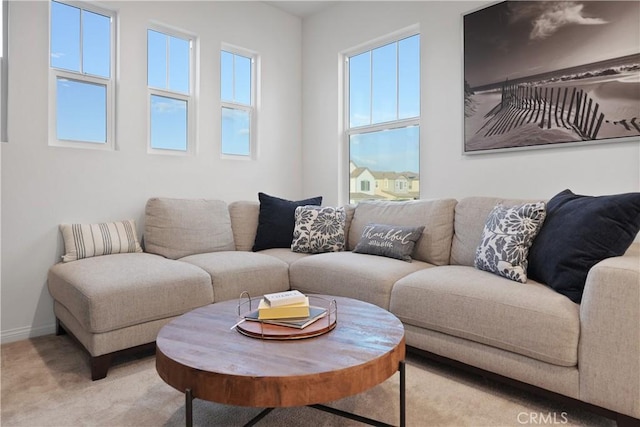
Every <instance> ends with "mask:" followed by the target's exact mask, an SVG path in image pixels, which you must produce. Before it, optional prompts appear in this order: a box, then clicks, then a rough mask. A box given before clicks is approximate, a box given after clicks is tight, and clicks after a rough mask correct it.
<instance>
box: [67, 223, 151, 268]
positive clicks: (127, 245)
mask: <svg viewBox="0 0 640 427" xmlns="http://www.w3.org/2000/svg"><path fill="white" fill-rule="evenodd" d="M60 232H61V233H62V239H63V240H64V251H65V254H64V255H63V256H62V261H64V262H69V261H75V260H78V259H83V258H89V257H92V256H100V255H111V254H120V253H130V252H142V248H141V247H140V243H139V242H138V234H137V232H136V225H135V223H134V221H133V220H132V219H129V220H125V221H116V222H105V223H100V224H60Z"/></svg>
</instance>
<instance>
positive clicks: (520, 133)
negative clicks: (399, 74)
mask: <svg viewBox="0 0 640 427" xmlns="http://www.w3.org/2000/svg"><path fill="white" fill-rule="evenodd" d="M532 84H535V85H536V87H538V88H541V89H544V88H549V90H550V88H564V87H567V88H570V89H571V90H573V88H574V87H575V88H576V90H583V91H584V93H585V94H586V95H587V96H588V97H589V98H590V99H591V100H592V103H593V106H594V107H595V105H596V104H597V105H598V114H599V113H603V114H604V120H603V121H602V123H601V126H600V128H599V131H598V134H597V137H596V139H598V140H599V139H608V138H618V137H625V136H636V135H640V73H638V72H637V71H629V72H624V73H619V74H615V75H599V76H594V77H587V78H580V79H576V80H562V79H555V81H548V82H536V83H532ZM556 90H557V89H556ZM501 97H502V95H501V91H500V90H499V89H496V90H493V91H486V92H479V93H476V94H474V95H472V96H471V99H470V100H469V103H468V105H467V106H466V108H465V115H466V118H465V138H466V140H465V147H466V151H474V150H484V149H494V148H506V147H524V146H533V145H543V144H552V143H563V142H575V141H580V140H581V138H580V136H579V135H578V134H577V133H575V132H574V131H573V130H572V129H567V128H566V127H563V126H557V125H551V126H550V127H549V128H547V126H545V128H544V129H542V128H540V126H539V125H538V124H536V123H531V122H524V123H521V125H519V126H517V127H514V128H512V129H509V131H508V132H502V133H499V134H489V135H488V134H487V129H488V128H487V125H488V124H489V122H490V121H491V120H492V119H493V118H494V117H495V116H496V115H498V114H500V103H501Z"/></svg>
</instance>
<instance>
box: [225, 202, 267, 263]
mask: <svg viewBox="0 0 640 427" xmlns="http://www.w3.org/2000/svg"><path fill="white" fill-rule="evenodd" d="M259 215H260V203H258V202H253V201H244V200H240V201H236V202H231V203H229V216H230V218H231V229H232V230H233V241H234V242H235V244H236V250H237V251H250V250H251V248H253V243H254V242H255V240H256V230H257V229H258V216H259Z"/></svg>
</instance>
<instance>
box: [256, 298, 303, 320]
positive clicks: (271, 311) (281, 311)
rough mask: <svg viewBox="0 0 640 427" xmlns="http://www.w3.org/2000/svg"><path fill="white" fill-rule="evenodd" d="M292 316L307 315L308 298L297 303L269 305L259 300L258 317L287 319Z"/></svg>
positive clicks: (261, 318)
mask: <svg viewBox="0 0 640 427" xmlns="http://www.w3.org/2000/svg"><path fill="white" fill-rule="evenodd" d="M292 317H309V298H308V297H305V298H304V302H300V303H297V304H288V305H281V306H278V307H271V306H270V305H269V303H268V302H266V301H265V300H264V298H263V299H262V300H260V304H259V305H258V319H260V320H263V319H288V318H292Z"/></svg>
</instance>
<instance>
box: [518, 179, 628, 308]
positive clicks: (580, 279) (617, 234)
mask: <svg viewBox="0 0 640 427" xmlns="http://www.w3.org/2000/svg"><path fill="white" fill-rule="evenodd" d="M547 209H548V212H547V219H546V221H545V224H544V225H543V226H542V229H541V230H540V234H538V237H536V239H535V241H534V242H533V245H532V246H531V251H530V253H529V274H530V275H531V277H532V278H534V279H536V280H538V281H540V282H543V283H546V284H547V285H549V286H551V287H552V288H553V289H555V290H556V291H558V292H560V293H561V294H563V295H566V296H567V297H568V298H570V299H571V300H572V301H573V302H577V303H579V302H580V301H581V299H582V292H583V290H584V284H585V281H586V280H587V274H588V273H589V270H590V269H591V267H593V266H594V265H595V264H597V263H598V262H600V261H602V260H603V259H605V258H610V257H614V256H621V255H623V254H624V252H625V251H626V250H627V249H628V248H629V246H630V245H631V243H632V242H633V239H634V238H635V237H636V235H637V234H638V230H640V193H627V194H616V195H610V196H599V197H592V196H581V195H577V194H573V193H572V192H571V191H570V190H564V191H562V192H561V193H559V194H557V195H556V196H554V197H553V198H552V199H551V200H549V203H548V205H547Z"/></svg>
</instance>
